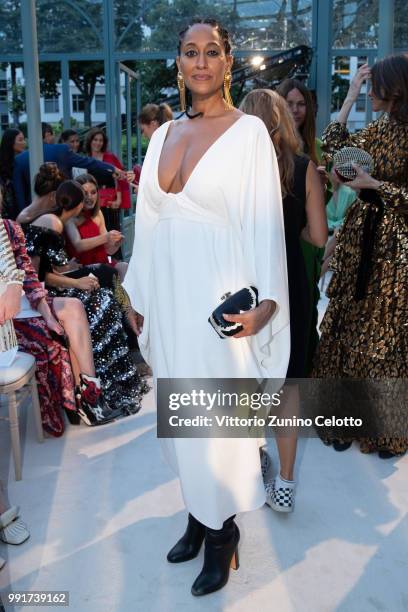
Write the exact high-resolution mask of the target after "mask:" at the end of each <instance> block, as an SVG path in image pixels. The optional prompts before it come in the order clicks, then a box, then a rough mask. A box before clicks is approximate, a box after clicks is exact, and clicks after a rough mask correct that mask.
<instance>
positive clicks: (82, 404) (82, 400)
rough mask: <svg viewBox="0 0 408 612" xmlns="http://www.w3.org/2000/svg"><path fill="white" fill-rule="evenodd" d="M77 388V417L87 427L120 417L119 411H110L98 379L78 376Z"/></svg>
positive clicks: (84, 375) (120, 412) (83, 375)
mask: <svg viewBox="0 0 408 612" xmlns="http://www.w3.org/2000/svg"><path fill="white" fill-rule="evenodd" d="M79 378H80V383H79V387H78V388H77V400H78V415H79V416H80V417H81V419H82V420H83V421H84V423H85V424H86V425H88V426H89V427H94V426H95V425H104V424H105V423H109V422H110V421H113V420H114V419H115V418H117V417H118V416H121V414H122V411H121V410H120V409H115V410H112V409H111V408H110V406H108V404H107V403H106V401H105V399H104V397H103V395H102V391H101V383H100V380H99V378H95V377H94V376H88V375H86V374H80V375H79Z"/></svg>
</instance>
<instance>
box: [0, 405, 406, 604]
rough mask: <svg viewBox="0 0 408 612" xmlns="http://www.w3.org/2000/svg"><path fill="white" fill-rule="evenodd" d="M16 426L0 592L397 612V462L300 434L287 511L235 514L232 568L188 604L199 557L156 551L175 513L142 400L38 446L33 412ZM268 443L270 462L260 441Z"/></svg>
mask: <svg viewBox="0 0 408 612" xmlns="http://www.w3.org/2000/svg"><path fill="white" fill-rule="evenodd" d="M22 421H23V432H22V433H23V438H24V440H23V443H24V467H23V480H22V481H21V482H15V480H14V474H13V470H12V468H13V466H12V464H11V460H10V459H9V441H8V429H7V425H6V424H5V423H4V422H0V444H1V446H0V448H1V453H0V478H2V479H3V481H4V480H6V481H7V478H8V495H9V499H10V501H11V502H12V503H13V504H20V505H21V508H22V515H23V518H24V519H25V521H26V522H27V523H28V524H29V526H30V529H31V538H30V540H28V541H27V542H26V543H25V544H23V545H22V546H19V547H11V546H5V545H3V544H0V556H2V557H4V558H6V559H7V565H6V566H5V567H4V569H3V570H2V571H1V572H0V592H1V591H3V592H4V590H9V589H11V590H14V591H20V590H30V591H39V590H53V591H60V590H67V591H69V592H70V610H73V611H74V612H139V611H143V612H150V611H154V612H173V611H174V612H175V611H176V610H177V611H179V610H180V611H184V610H185V611H188V612H190V611H191V612H195V611H199V610H206V611H211V612H213V611H224V610H225V611H231V612H247V611H252V610H254V611H261V610H266V611H269V610H270V611H272V610H273V611H277V612H329V611H334V610H335V611H339V612H370V611H373V612H379V611H386V612H388V611H389V612H403V611H406V610H408V587H407V577H408V552H407V551H408V546H407V544H408V519H407V510H408V487H407V477H408V456H406V457H403V458H400V459H398V460H397V459H395V460H394V459H391V460H387V461H381V460H380V459H378V457H377V456H366V455H362V454H360V453H359V452H358V450H357V448H352V449H351V450H349V451H347V452H345V453H336V452H334V451H333V449H332V448H327V447H325V446H324V445H323V444H322V443H321V442H320V441H319V440H316V439H308V440H302V441H301V442H300V447H299V454H298V474H297V477H298V479H299V486H298V495H297V507H296V510H295V512H294V513H293V514H292V515H289V516H285V515H279V514H277V513H275V512H273V511H272V510H271V509H269V508H268V507H264V508H261V509H260V510H258V511H256V512H252V513H248V514H244V515H240V516H239V518H238V524H239V527H240V529H241V536H242V539H241V547H240V557H241V567H240V569H239V570H238V571H237V572H232V574H231V578H230V581H229V583H228V585H227V587H226V588H224V589H223V590H222V591H220V592H218V593H215V594H212V595H210V596H207V597H205V598H202V599H195V598H193V597H192V595H191V594H190V586H191V584H192V582H193V580H194V578H195V576H196V575H197V574H198V573H199V571H200V569H201V564H202V553H201V554H200V556H199V558H197V559H195V560H193V561H190V562H188V563H185V564H181V565H179V566H172V565H170V564H168V563H167V561H166V558H165V556H166V553H167V551H168V549H169V548H170V547H171V546H172V545H173V544H174V543H175V541H176V540H177V539H178V537H179V535H181V533H182V532H183V530H184V527H185V523H186V513H185V510H184V508H183V502H182V499H181V495H180V490H179V486H178V482H177V480H176V479H175V478H174V476H173V474H172V473H171V472H170V470H169V468H168V467H167V465H166V464H165V463H164V461H163V460H162V457H161V454H160V449H159V442H158V440H157V439H156V430H155V410H154V403H153V397H152V395H151V394H149V396H147V397H146V400H145V402H144V406H143V410H142V412H141V413H140V414H139V415H136V416H134V417H128V418H127V419H124V420H122V421H119V422H117V423H113V424H111V425H107V426H104V427H101V428H96V429H89V428H87V427H85V426H81V427H69V426H68V429H67V432H66V435H64V436H63V437H62V438H60V439H47V440H45V442H44V444H43V445H40V444H38V443H37V442H36V441H35V435H34V428H33V423H32V419H31V418H28V419H26V418H25V416H24V414H23V415H22ZM24 424H25V425H24ZM270 450H271V453H272V454H273V455H274V459H275V465H276V450H275V447H274V442H273V441H271V442H270ZM3 603H4V602H3ZM0 608H1V606H0ZM5 608H6V610H13V609H16V610H17V609H20V608H12V607H7V606H5ZM24 609H26V610H31V609H32V610H37V609H38V608H34V607H26V608H24ZM44 609H45V608H44ZM47 609H50V610H51V609H52V610H54V609H55V610H56V609H57V608H55V607H52V608H47Z"/></svg>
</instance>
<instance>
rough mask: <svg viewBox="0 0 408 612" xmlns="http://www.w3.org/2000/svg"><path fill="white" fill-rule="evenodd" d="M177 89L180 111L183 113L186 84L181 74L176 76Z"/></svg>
mask: <svg viewBox="0 0 408 612" xmlns="http://www.w3.org/2000/svg"><path fill="white" fill-rule="evenodd" d="M177 87H178V90H179V94H180V110H181V112H182V113H184V112H185V110H186V84H185V82H184V77H183V75H182V74H181V72H179V73H178V74H177Z"/></svg>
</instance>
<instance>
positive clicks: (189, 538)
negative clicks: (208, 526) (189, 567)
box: [167, 514, 205, 563]
mask: <svg viewBox="0 0 408 612" xmlns="http://www.w3.org/2000/svg"><path fill="white" fill-rule="evenodd" d="M204 536H205V525H203V524H202V523H200V522H199V521H197V519H195V518H194V516H193V515H192V514H189V515H188V525H187V529H186V531H185V533H184V535H183V536H182V537H181V538H180V540H179V541H178V542H177V544H175V545H174V546H173V548H172V549H171V551H170V552H169V554H168V555H167V561H170V563H181V562H182V561H189V560H190V559H194V558H195V557H196V556H197V555H198V553H199V552H200V548H201V544H202V543H203V541H204Z"/></svg>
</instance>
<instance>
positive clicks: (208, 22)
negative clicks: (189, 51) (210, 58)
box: [177, 17, 232, 55]
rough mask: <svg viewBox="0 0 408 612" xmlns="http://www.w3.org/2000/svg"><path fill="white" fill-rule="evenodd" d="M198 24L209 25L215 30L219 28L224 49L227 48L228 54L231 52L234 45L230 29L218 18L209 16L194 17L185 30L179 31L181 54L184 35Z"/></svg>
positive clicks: (178, 47) (179, 50) (178, 48)
mask: <svg viewBox="0 0 408 612" xmlns="http://www.w3.org/2000/svg"><path fill="white" fill-rule="evenodd" d="M197 24H203V25H209V26H211V27H212V28H214V29H215V30H217V32H218V34H219V37H220V38H221V41H222V43H223V45H224V50H225V53H226V55H230V54H231V50H232V46H231V40H230V35H229V32H228V30H226V29H225V28H223V27H222V25H221V24H220V23H218V21H217V20H216V19H211V18H208V17H207V18H205V19H194V20H193V21H192V22H191V23H190V24H189V25H188V26H187V27H186V28H184V30H181V32H180V33H179V42H178V46H177V51H178V54H179V55H180V52H181V44H182V42H183V40H184V36H185V35H186V34H187V32H188V30H189V29H190V28H192V27H193V26H195V25H197Z"/></svg>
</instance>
